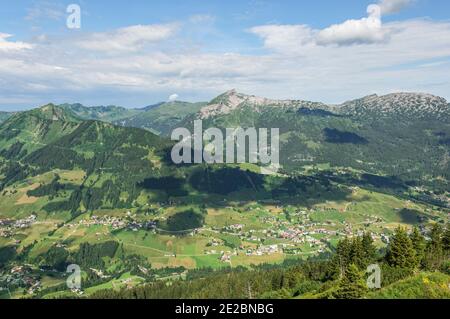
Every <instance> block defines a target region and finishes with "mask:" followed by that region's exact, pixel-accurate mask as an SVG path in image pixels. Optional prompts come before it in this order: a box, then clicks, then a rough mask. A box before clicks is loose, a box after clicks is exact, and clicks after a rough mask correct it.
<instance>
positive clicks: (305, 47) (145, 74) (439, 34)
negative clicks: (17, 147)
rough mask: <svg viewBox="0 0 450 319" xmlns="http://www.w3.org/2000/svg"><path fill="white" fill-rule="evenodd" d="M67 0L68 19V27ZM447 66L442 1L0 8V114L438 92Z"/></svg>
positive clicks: (25, 2) (449, 35) (446, 12)
mask: <svg viewBox="0 0 450 319" xmlns="http://www.w3.org/2000/svg"><path fill="white" fill-rule="evenodd" d="M72 4H75V5H78V7H79V9H80V20H79V21H80V28H71V27H70V26H72V25H71V22H74V21H76V19H75V20H73V19H72V18H73V17H74V16H73V15H72V13H73V11H70V12H67V9H68V7H69V6H70V5H72ZM68 20H69V21H68ZM68 22H69V24H68ZM449 74H450V1H448V0H372V1H365V0H345V1H335V0H316V1H309V0H308V1H307V0H303V1H302V0H277V1H276V0H273V1H271V0H229V1H220V0H207V1H205V0H183V1H181V0H166V1H159V0H152V1H148V0H128V1H106V0H90V1H88V0H81V1H78V2H77V1H74V0H70V1H63V0H16V1H10V2H8V4H6V5H5V4H2V7H1V9H0V111H11V110H22V109H29V108H33V107H37V106H39V105H44V104H47V103H50V102H52V103H57V104H60V103H83V104H85V105H91V106H92V105H120V106H125V107H143V106H146V105H150V104H154V103H156V102H159V101H167V100H176V99H177V100H183V101H209V100H211V99H213V98H214V97H215V96H217V95H219V94H221V93H223V92H225V91H227V90H230V89H233V88H234V89H236V90H238V91H239V92H242V93H246V94H252V95H258V96H264V97H268V98H274V99H302V100H312V101H320V102H325V103H342V102H344V101H347V100H350V99H355V98H360V97H363V96H366V95H369V94H374V93H376V94H380V95H381V94H388V93H392V92H400V91H402V92H403V91H406V92H425V93H431V94H435V95H439V96H442V97H444V98H447V99H448V100H450V76H449Z"/></svg>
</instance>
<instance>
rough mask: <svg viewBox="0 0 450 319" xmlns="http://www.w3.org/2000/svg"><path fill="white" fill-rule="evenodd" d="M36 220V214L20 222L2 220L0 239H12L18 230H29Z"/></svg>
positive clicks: (0, 222) (0, 221)
mask: <svg viewBox="0 0 450 319" xmlns="http://www.w3.org/2000/svg"><path fill="white" fill-rule="evenodd" d="M36 220H37V216H36V215H34V214H32V215H30V216H28V217H27V218H23V219H19V220H12V219H2V220H0V237H6V238H8V237H11V236H13V235H14V233H15V231H16V230H20V229H25V228H29V227H31V226H32V225H33V224H34V223H35V222H36Z"/></svg>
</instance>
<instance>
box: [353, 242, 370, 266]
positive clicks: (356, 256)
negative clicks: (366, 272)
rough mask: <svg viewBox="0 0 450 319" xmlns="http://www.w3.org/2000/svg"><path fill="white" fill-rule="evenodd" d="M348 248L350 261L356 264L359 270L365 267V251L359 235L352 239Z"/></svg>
mask: <svg viewBox="0 0 450 319" xmlns="http://www.w3.org/2000/svg"><path fill="white" fill-rule="evenodd" d="M350 250H351V252H350V263H351V264H354V265H356V266H357V267H358V269H360V270H362V269H364V268H366V267H367V265H365V263H366V262H365V252H364V247H363V243H362V239H361V238H360V237H354V238H353V239H352V241H351V249H350Z"/></svg>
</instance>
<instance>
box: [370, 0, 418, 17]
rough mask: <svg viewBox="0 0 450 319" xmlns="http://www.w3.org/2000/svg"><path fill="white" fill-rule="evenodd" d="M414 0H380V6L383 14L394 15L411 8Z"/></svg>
mask: <svg viewBox="0 0 450 319" xmlns="http://www.w3.org/2000/svg"><path fill="white" fill-rule="evenodd" d="M412 2H413V0H380V1H379V2H378V5H379V6H380V9H381V14H382V15H385V14H393V13H397V12H399V11H401V10H403V9H404V8H406V7H407V6H409V5H410V4H411V3H412Z"/></svg>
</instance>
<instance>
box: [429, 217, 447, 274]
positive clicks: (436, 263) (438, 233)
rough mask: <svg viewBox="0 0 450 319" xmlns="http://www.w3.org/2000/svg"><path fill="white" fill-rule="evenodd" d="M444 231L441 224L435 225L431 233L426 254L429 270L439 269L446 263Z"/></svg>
mask: <svg viewBox="0 0 450 319" xmlns="http://www.w3.org/2000/svg"><path fill="white" fill-rule="evenodd" d="M443 242H444V241H443V229H442V226H441V225H439V224H437V223H436V224H434V225H433V227H432V229H431V232H430V241H429V242H428V244H427V248H426V252H425V255H426V256H425V266H426V268H427V269H429V270H436V269H439V268H440V266H441V264H442V262H443V261H444V243H443Z"/></svg>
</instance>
